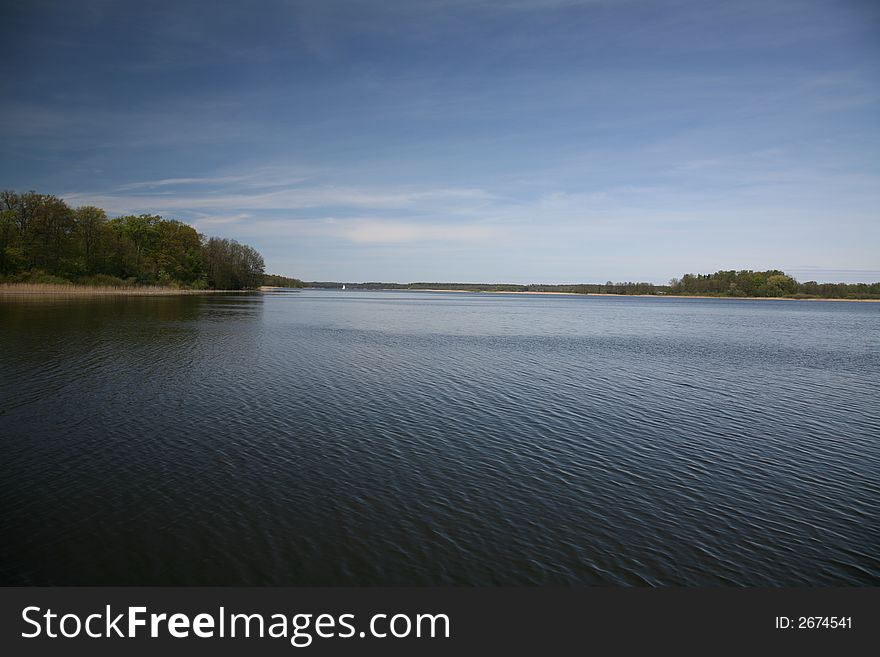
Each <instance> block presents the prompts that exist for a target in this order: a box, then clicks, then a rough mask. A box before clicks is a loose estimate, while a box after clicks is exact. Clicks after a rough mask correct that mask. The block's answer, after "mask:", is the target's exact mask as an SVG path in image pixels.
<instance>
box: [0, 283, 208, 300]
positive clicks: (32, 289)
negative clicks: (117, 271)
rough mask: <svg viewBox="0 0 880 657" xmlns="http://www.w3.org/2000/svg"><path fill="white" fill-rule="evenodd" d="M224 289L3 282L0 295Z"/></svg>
mask: <svg viewBox="0 0 880 657" xmlns="http://www.w3.org/2000/svg"><path fill="white" fill-rule="evenodd" d="M222 291H224V290H179V289H176V288H173V287H160V286H158V285H145V286H133V285H132V286H119V285H74V284H73V283H69V284H55V283H2V284H0V296H3V295H28V294H30V295H34V294H48V295H54V296H108V295H116V296H127V297H137V296H157V295H166V296H167V295H179V294H205V293H206V292H209V293H210V292H222Z"/></svg>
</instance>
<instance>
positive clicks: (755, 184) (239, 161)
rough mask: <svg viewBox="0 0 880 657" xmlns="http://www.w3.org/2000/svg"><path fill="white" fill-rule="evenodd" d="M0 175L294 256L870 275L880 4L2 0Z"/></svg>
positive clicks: (526, 277)
mask: <svg viewBox="0 0 880 657" xmlns="http://www.w3.org/2000/svg"><path fill="white" fill-rule="evenodd" d="M0 31H2V35H0V36H2V38H0V71H2V73H0V75H2V81H3V92H2V94H0V187H2V188H7V189H16V190H19V191H24V190H27V189H35V190H37V191H40V192H44V193H52V194H57V195H59V196H62V197H63V198H65V199H66V200H67V201H68V202H69V203H71V204H72V205H98V206H100V207H103V208H105V209H106V210H107V211H108V212H110V213H111V214H112V215H117V214H127V213H144V212H148V213H156V214H161V215H163V216H166V217H173V218H178V219H181V220H184V221H186V222H188V223H191V224H193V225H195V226H196V227H197V228H198V229H199V230H200V231H201V232H203V233H206V234H210V235H220V236H224V237H233V238H235V239H238V240H240V241H242V242H245V243H248V244H251V245H253V246H254V247H256V248H257V249H258V250H259V251H260V252H261V253H263V255H264V256H265V259H266V263H267V270H269V271H271V272H275V273H281V274H287V275H293V276H297V277H301V278H304V279H307V280H346V281H360V280H382V281H507V282H518V283H530V282H547V283H565V282H604V281H605V280H609V279H610V280H615V281H617V280H647V281H652V282H666V281H668V279H669V278H670V277H672V276H678V275H680V274H682V273H684V272H709V271H715V270H717V269H730V268H736V269H740V268H752V269H766V268H770V267H773V268H776V267H779V268H783V269H785V270H786V271H788V272H790V273H793V274H794V275H795V276H796V277H797V278H798V279H800V280H810V279H815V280H843V281H859V280H880V5H878V4H877V3H873V2H857V1H847V0H836V1H824V0H821V1H819V0H796V1H794V0H793V1H788V0H773V2H768V1H767V0H761V1H754V2H753V1H750V0H744V1H732V0H731V1H727V2H714V1H711V0H698V1H690V0H669V1H665V0H644V1H642V0H583V1H578V0H512V1H510V2H501V1H498V2H496V1H492V0H482V1H481V0H474V1H465V0H435V1H426V0H382V1H376V2H371V1H359V2H358V1H349V2H342V1H339V2H335V1H333V0H323V1H315V2H297V1H290V2H281V1H267V2H260V1H255V2H248V3H242V2H225V1H214V2H199V3H196V2H186V1H180V0H178V1H175V2H161V1H159V2H147V1H145V2H110V1H100V2H79V1H76V0H68V1H66V2H42V1H39V0H30V1H28V2H20V3H9V2H7V3H3V5H2V8H0Z"/></svg>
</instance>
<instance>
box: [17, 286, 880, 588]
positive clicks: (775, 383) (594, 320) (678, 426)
mask: <svg viewBox="0 0 880 657" xmlns="http://www.w3.org/2000/svg"><path fill="white" fill-rule="evenodd" d="M0 338H2V351H0V374H2V379H0V462H2V474H0V535H2V540H0V581H2V583H4V584H241V585H245V584H252V585H259V584H289V585H307V584H318V585H325V584H333V585H337V584H363V585H377V584H386V585H392V584H395V585H396V584H414V585H423V584H475V585H494V584H512V585H531V584H578V585H583V584H586V585H594V584H613V585H670V584H672V585H802V584H809V585H866V584H871V585H877V584H880V508H878V507H880V419H878V411H880V396H878V390H877V388H878V383H880V304H871V303H832V302H785V301H741V300H703V299H685V300H682V299H639V298H604V297H568V296H549V295H547V296H543V295H542V296H517V295H495V294H439V293H412V292H353V291H346V292H340V291H323V292H322V291H303V292H295V293H286V294H285V293H281V294H269V295H264V296H258V295H238V296H232V295H230V296H199V297H178V298H174V297H160V298H122V299H93V300H84V299H70V300H55V301H49V300H45V299H43V300H17V301H8V300H7V301H2V302H0Z"/></svg>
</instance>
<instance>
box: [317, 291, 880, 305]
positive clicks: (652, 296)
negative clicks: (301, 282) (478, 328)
mask: <svg viewBox="0 0 880 657" xmlns="http://www.w3.org/2000/svg"><path fill="white" fill-rule="evenodd" d="M312 289H315V290H317V289H321V288H312ZM351 291H353V292H361V291H366V292H370V291H372V290H358V289H354V288H353V289H352V290H351ZM376 291H377V292H455V293H459V292H460V293H464V294H553V295H562V296H571V297H616V298H637V299H725V300H727V299H729V300H733V301H850V302H857V303H880V299H842V298H833V297H808V298H803V299H799V298H797V297H721V296H710V295H700V294H611V293H605V292H586V293H581V292H539V291H534V290H527V291H513V290H510V291H506V290H443V289H438V288H430V289H427V288H426V289H416V288H381V289H378V290H376Z"/></svg>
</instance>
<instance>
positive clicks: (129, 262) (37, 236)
mask: <svg viewBox="0 0 880 657" xmlns="http://www.w3.org/2000/svg"><path fill="white" fill-rule="evenodd" d="M343 285H344V286H345V287H346V289H351V290H445V291H461V292H520V293H522V292H531V293H565V294H613V295H652V296H660V295H673V296H704V297H738V298H787V299H847V300H869V299H880V282H877V283H819V282H816V281H807V282H805V283H800V282H798V281H796V280H795V279H794V278H793V277H791V276H789V275H787V274H785V272H782V271H780V270H776V269H771V270H767V271H752V270H748V269H744V270H740V271H735V270H727V271H717V272H715V273H714V274H685V275H683V276H682V277H681V278H674V279H672V280H671V281H670V282H669V284H668V285H655V284H653V283H645V282H617V283H615V282H612V281H607V282H606V283H605V284H594V283H579V284H569V285H545V284H530V285H514V284H507V283H380V282H369V283H353V282H327V281H312V282H308V283H304V282H303V281H301V280H300V279H298V278H291V277H288V276H280V275H276V274H266V273H265V264H264V261H263V257H262V256H261V255H260V254H259V253H258V252H257V251H256V250H255V249H254V248H252V247H250V246H248V245H246V244H240V243H239V242H237V241H235V240H233V239H225V238H220V237H206V236H205V235H201V234H199V233H198V231H196V229H195V228H193V227H192V226H189V225H187V224H185V223H182V222H180V221H177V220H175V219H164V218H162V217H160V216H157V215H148V214H141V215H136V216H135V215H127V216H122V217H115V218H113V219H109V218H108V217H107V213H106V212H105V211H104V210H102V209H100V208H96V207H93V206H83V207H78V208H71V207H69V206H68V205H67V204H66V203H65V202H64V201H63V200H62V199H60V198H58V197H56V196H52V195H48V194H38V193H36V192H32V191H31V192H26V193H16V192H13V191H4V192H0V290H2V289H6V290H9V289H16V288H19V289H20V288H22V286H27V287H26V288H24V289H25V291H38V288H40V287H41V286H42V287H43V288H46V287H47V286H54V288H60V289H72V288H73V287H77V288H78V289H84V288H86V287H88V288H98V287H100V288H103V289H104V290H106V291H128V292H130V293H132V294H137V293H144V292H145V291H149V292H151V293H160V292H162V291H165V292H167V293H172V292H180V293H184V292H198V291H209V290H254V289H258V288H260V287H263V286H266V287H275V288H302V287H311V288H319V289H320V288H336V289H340V288H342V286H343Z"/></svg>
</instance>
